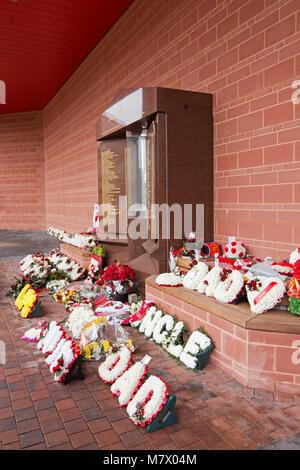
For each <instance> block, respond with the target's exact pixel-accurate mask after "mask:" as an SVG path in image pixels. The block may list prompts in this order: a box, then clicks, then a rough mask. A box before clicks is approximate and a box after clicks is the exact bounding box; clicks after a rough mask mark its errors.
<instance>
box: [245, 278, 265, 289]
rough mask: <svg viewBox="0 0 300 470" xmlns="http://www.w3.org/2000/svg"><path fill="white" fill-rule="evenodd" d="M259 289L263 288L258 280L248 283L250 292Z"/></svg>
mask: <svg viewBox="0 0 300 470" xmlns="http://www.w3.org/2000/svg"><path fill="white" fill-rule="evenodd" d="M259 287H262V283H261V282H260V280H259V279H257V278H255V279H251V281H248V282H247V288H248V290H250V291H253V290H258V288H259Z"/></svg>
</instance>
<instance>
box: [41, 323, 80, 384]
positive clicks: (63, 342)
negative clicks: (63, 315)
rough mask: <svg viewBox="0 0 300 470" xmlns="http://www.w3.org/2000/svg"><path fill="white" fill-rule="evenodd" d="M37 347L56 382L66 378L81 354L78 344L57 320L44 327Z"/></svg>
mask: <svg viewBox="0 0 300 470" xmlns="http://www.w3.org/2000/svg"><path fill="white" fill-rule="evenodd" d="M37 347H38V349H39V350H40V351H42V354H43V356H44V359H45V362H46V364H47V365H48V367H49V370H50V372H51V374H52V375H53V378H54V380H55V381H56V382H62V381H63V380H64V378H65V377H66V376H67V375H68V374H69V372H70V370H71V367H72V366H73V364H74V362H75V361H76V360H77V359H78V357H79V355H80V347H79V346H78V344H76V343H75V341H74V340H73V339H72V338H71V337H67V335H66V332H65V331H64V329H63V328H62V326H61V325H60V324H59V323H57V322H55V321H52V322H51V323H49V324H47V325H46V326H44V327H43V329H42V331H41V336H40V340H39V342H38V344H37Z"/></svg>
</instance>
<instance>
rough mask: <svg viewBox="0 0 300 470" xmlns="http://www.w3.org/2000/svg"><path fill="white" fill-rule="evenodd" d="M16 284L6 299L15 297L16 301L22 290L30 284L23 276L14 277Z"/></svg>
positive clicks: (8, 292) (11, 287)
mask: <svg viewBox="0 0 300 470" xmlns="http://www.w3.org/2000/svg"><path fill="white" fill-rule="evenodd" d="M14 280H15V283H14V284H11V286H10V288H9V290H8V291H7V293H6V297H13V298H14V299H16V298H17V297H18V295H19V294H20V292H21V290H22V289H23V287H25V285H26V284H27V283H28V282H27V281H26V279H25V278H24V277H22V276H15V277H14Z"/></svg>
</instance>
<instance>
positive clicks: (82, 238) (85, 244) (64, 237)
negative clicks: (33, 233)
mask: <svg viewBox="0 0 300 470" xmlns="http://www.w3.org/2000/svg"><path fill="white" fill-rule="evenodd" d="M47 233H48V235H51V236H52V237H55V238H58V239H59V240H60V241H62V242H64V243H69V244H70V245H73V246H76V247H77V248H83V249H85V250H90V251H91V250H93V248H95V247H96V246H97V245H98V244H99V243H100V242H99V241H98V240H97V239H95V237H91V236H87V235H82V234H79V233H72V234H71V235H68V234H67V232H65V231H64V230H59V229H57V228H54V227H49V228H48V230H47Z"/></svg>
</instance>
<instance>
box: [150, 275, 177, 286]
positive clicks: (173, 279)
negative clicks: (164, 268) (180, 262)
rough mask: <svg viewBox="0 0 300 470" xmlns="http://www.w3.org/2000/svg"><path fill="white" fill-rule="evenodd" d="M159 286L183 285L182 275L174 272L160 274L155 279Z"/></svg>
mask: <svg viewBox="0 0 300 470" xmlns="http://www.w3.org/2000/svg"><path fill="white" fill-rule="evenodd" d="M155 282H156V284H158V285H159V286H167V287H176V286H182V277H181V276H178V275H176V274H174V273H162V274H159V275H158V276H157V278H156V280H155Z"/></svg>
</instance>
